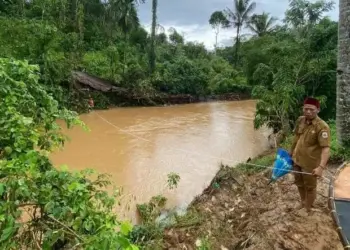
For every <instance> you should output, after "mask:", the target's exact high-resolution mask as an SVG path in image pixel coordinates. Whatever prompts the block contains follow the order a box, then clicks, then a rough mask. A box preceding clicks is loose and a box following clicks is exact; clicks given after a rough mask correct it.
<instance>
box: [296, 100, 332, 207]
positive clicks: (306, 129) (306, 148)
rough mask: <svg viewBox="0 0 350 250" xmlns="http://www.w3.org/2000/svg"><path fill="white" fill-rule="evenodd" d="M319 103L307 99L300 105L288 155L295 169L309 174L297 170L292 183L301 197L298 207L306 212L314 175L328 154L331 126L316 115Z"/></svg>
mask: <svg viewBox="0 0 350 250" xmlns="http://www.w3.org/2000/svg"><path fill="white" fill-rule="evenodd" d="M319 112H320V102H319V101H318V100H317V99H314V98H311V97H309V98H306V99H305V101H304V106H303V113H304V115H303V116H301V117H299V118H298V120H297V121H296V126H295V129H294V140H293V144H292V148H291V154H292V157H293V161H294V170H295V171H300V172H305V173H311V174H312V175H307V174H301V173H296V174H295V175H294V176H295V184H296V186H297V187H298V191H299V194H300V198H301V207H300V208H303V207H305V208H306V211H307V212H308V213H310V212H311V207H312V205H313V203H314V201H315V199H316V188H317V177H321V176H322V173H323V170H324V169H326V166H327V162H328V159H329V156H330V142H331V138H330V129H329V126H328V124H327V123H326V122H325V121H323V120H322V119H321V118H319V117H318V113H319Z"/></svg>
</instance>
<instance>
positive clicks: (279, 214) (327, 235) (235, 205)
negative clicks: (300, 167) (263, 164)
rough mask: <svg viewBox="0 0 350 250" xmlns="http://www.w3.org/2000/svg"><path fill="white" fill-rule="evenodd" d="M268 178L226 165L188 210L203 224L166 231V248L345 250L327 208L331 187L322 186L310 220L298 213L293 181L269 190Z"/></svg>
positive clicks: (275, 185)
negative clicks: (243, 172) (248, 173)
mask: <svg viewBox="0 0 350 250" xmlns="http://www.w3.org/2000/svg"><path fill="white" fill-rule="evenodd" d="M330 170H331V171H334V169H330ZM325 175H326V176H327V175H328V176H329V175H330V173H326V174H325ZM269 176H270V173H269V171H264V172H260V173H257V174H253V175H250V176H249V175H246V174H242V172H241V171H239V170H237V169H232V168H228V167H223V168H222V169H221V170H220V171H219V173H218V175H217V177H216V178H215V179H214V180H213V182H212V184H211V185H210V187H209V188H207V189H206V190H205V191H204V192H203V194H202V195H200V196H199V197H197V198H196V199H195V200H194V201H193V203H192V205H191V206H190V209H189V211H190V212H189V213H192V214H195V216H197V217H198V216H199V217H200V222H197V223H194V224H191V223H185V226H180V225H178V226H175V227H172V228H170V229H168V230H166V232H165V239H164V240H165V242H164V249H222V250H223V249H254V250H259V249H261V250H268V249H291V250H292V249H293V250H294V249H312V250H318V249H322V250H326V249H332V250H335V249H343V247H342V245H341V243H340V240H339V238H338V234H337V232H336V229H335V225H334V224H333V221H332V218H331V216H330V213H329V209H328V206H327V195H328V193H327V192H328V183H326V182H325V181H323V182H320V184H319V186H318V197H317V200H316V202H315V211H314V213H313V215H311V216H307V215H306V214H305V213H304V211H303V210H298V209H297V206H298V205H299V198H298V194H297V189H296V187H295V186H294V185H293V177H292V176H291V175H287V176H286V177H284V178H283V179H281V180H279V181H278V182H277V183H275V184H272V185H270V186H267V183H268V180H269ZM190 217H191V215H189V216H188V218H190ZM199 246H201V247H200V248H198V247H199Z"/></svg>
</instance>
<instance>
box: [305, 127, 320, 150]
mask: <svg viewBox="0 0 350 250" xmlns="http://www.w3.org/2000/svg"><path fill="white" fill-rule="evenodd" d="M317 141H318V133H317V131H316V129H310V130H308V131H307V133H306V135H305V143H306V145H308V146H312V145H315V144H317Z"/></svg>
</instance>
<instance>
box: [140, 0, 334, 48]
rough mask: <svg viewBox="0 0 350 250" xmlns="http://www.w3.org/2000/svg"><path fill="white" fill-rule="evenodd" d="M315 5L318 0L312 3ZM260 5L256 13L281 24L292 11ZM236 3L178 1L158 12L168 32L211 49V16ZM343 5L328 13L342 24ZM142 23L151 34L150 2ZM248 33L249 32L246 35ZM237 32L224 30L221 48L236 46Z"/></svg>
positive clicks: (268, 1)
mask: <svg viewBox="0 0 350 250" xmlns="http://www.w3.org/2000/svg"><path fill="white" fill-rule="evenodd" d="M311 1H315V0H311ZM255 2H256V3H257V8H256V11H255V12H256V13H261V12H262V11H266V12H268V13H270V14H271V15H272V16H274V17H277V18H278V19H279V20H280V21H281V20H282V19H283V17H284V13H285V11H286V9H287V7H288V0H255ZM232 4H233V0H186V1H185V0H176V1H171V2H168V1H160V3H159V6H158V7H159V8H158V14H159V15H158V18H159V19H158V22H159V23H160V24H161V25H162V26H163V27H164V28H165V31H166V32H167V31H168V29H169V28H170V27H173V28H175V29H176V30H177V31H178V32H179V33H180V34H182V33H183V34H184V35H185V40H186V41H197V42H202V43H203V44H204V45H205V46H206V47H207V48H208V49H212V48H213V47H214V44H215V33H214V30H213V29H212V28H211V26H210V25H209V23H208V19H209V16H210V13H212V12H213V11H215V10H221V9H225V7H230V8H231V7H232ZM338 5H339V1H338V0H335V8H334V10H333V11H331V12H330V13H327V15H328V16H330V17H331V18H332V19H333V20H338V12H339V10H338ZM139 14H140V18H141V22H142V23H143V24H145V25H144V26H145V27H146V29H147V30H148V31H149V30H150V29H149V27H150V20H151V5H150V1H149V2H148V3H147V4H144V5H141V6H140V8H139ZM244 33H246V31H244ZM234 37H235V30H234V29H233V28H230V29H226V30H221V32H220V34H219V38H218V41H221V43H219V46H223V45H228V44H229V43H230V42H229V41H232V42H233V38H234Z"/></svg>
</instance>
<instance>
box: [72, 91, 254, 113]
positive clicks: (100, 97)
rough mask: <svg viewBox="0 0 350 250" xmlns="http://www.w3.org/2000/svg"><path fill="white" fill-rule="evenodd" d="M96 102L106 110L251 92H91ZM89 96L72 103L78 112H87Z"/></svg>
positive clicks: (228, 98)
mask: <svg viewBox="0 0 350 250" xmlns="http://www.w3.org/2000/svg"><path fill="white" fill-rule="evenodd" d="M89 93H90V95H91V96H92V98H93V100H94V103H95V110H104V109H109V108H115V107H150V106H171V105H179V104H191V103H205V102H216V101H246V100H250V99H251V95H250V93H248V92H247V93H226V94H221V95H207V96H193V95H190V94H179V95H170V94H165V93H155V94H152V95H151V96H142V97H141V96H138V95H136V94H133V93H129V94H127V95H116V94H115V93H100V92H98V91H91V92H89ZM87 104H88V98H87V96H84V97H80V98H78V99H77V102H76V103H75V104H74V105H72V107H73V109H74V110H75V111H77V112H78V113H85V112H87V111H88V110H89V109H88V105H87Z"/></svg>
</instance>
